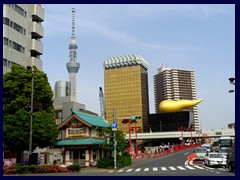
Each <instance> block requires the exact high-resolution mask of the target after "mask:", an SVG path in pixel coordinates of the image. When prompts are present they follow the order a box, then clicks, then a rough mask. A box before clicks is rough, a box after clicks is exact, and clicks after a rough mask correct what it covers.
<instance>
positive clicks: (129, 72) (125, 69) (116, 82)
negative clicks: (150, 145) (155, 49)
mask: <svg viewBox="0 0 240 180" xmlns="http://www.w3.org/2000/svg"><path fill="white" fill-rule="evenodd" d="M104 69H105V70H104V89H105V114H106V120H107V121H108V122H109V123H111V122H113V109H114V111H115V113H116V119H117V123H118V129H119V130H121V131H123V132H125V133H127V132H128V131H129V129H128V125H127V124H123V123H121V121H122V120H123V119H127V118H129V117H131V116H134V115H137V116H141V119H138V121H137V123H134V124H132V126H140V127H142V131H144V132H149V125H148V119H147V117H148V113H149V100H148V72H147V70H148V63H147V61H146V60H144V59H143V57H141V56H139V55H134V54H132V55H125V56H118V57H112V58H109V59H107V60H106V61H105V62H104Z"/></svg>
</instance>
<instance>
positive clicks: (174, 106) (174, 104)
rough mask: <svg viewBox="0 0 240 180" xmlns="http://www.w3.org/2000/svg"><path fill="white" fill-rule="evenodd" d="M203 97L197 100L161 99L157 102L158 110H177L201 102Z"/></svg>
mask: <svg viewBox="0 0 240 180" xmlns="http://www.w3.org/2000/svg"><path fill="white" fill-rule="evenodd" d="M202 101H203V99H198V100H183V99H182V100H171V99H167V100H164V101H161V102H160V104H159V111H160V112H164V113H168V112H177V111H180V110H182V109H185V108H189V107H193V106H195V105H197V104H198V103H200V102H202Z"/></svg>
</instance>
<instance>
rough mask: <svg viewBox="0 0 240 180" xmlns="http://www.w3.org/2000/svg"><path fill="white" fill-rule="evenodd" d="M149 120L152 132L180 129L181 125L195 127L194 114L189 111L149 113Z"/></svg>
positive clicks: (186, 127)
mask: <svg viewBox="0 0 240 180" xmlns="http://www.w3.org/2000/svg"><path fill="white" fill-rule="evenodd" d="M148 121H149V127H150V130H151V131H152V132H160V131H179V130H180V128H181V127H182V128H184V129H192V128H193V114H192V112H189V111H180V112H174V113H158V114H149V115H148Z"/></svg>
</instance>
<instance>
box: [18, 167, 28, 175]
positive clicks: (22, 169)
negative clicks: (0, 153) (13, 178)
mask: <svg viewBox="0 0 240 180" xmlns="http://www.w3.org/2000/svg"><path fill="white" fill-rule="evenodd" d="M28 169H29V166H28V165H24V166H19V165H18V166H16V170H17V174H27V173H28Z"/></svg>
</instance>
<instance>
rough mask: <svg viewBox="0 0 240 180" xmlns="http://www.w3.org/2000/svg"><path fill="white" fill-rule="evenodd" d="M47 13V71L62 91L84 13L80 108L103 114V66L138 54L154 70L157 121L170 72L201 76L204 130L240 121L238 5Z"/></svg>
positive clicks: (66, 7) (59, 7)
mask: <svg viewBox="0 0 240 180" xmlns="http://www.w3.org/2000/svg"><path fill="white" fill-rule="evenodd" d="M42 6H43V7H44V8H45V20H44V22H43V26H44V38H43V40H42V42H43V44H44V50H43V56H42V57H41V59H42V61H43V71H44V72H45V73H46V74H47V76H48V80H49V82H50V84H51V86H52V88H54V84H55V82H56V81H59V80H68V78H69V77H68V72H67V69H66V63H67V62H68V61H69V49H68V46H69V44H70V37H71V26H72V24H71V23H72V12H71V9H72V8H73V7H74V8H76V22H75V23H76V37H77V44H78V51H77V58H78V62H79V63H80V69H79V72H78V74H77V83H78V102H80V103H83V104H85V105H86V109H88V110H90V111H93V112H96V113H98V114H99V115H100V114H101V113H100V101H99V87H104V68H103V62H104V61H105V60H107V59H108V58H110V57H115V56H121V55H127V54H138V55H140V56H142V57H143V58H144V59H145V60H146V61H147V62H148V63H149V69H148V81H149V103H150V113H154V87H153V76H154V75H155V74H156V73H157V69H158V68H159V67H161V66H162V65H164V66H167V67H169V68H176V69H183V70H192V71H195V75H196V90H197V98H199V99H200V98H204V101H203V102H201V103H200V104H199V105H198V109H199V119H200V127H201V128H202V129H219V128H225V127H227V124H229V123H232V122H234V121H235V94H234V93H231V94H230V93H228V91H229V90H230V89H234V86H233V85H232V84H229V81H228V78H229V77H235V5H233V4H232V5H229V4H221V5H220V4H219V5H218V4H206V5H204V4H176V5H174V4H149V5H147V4H144V5H141V4H132V5H130V4H117V5H113V4H72V5H71V4H42Z"/></svg>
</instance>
